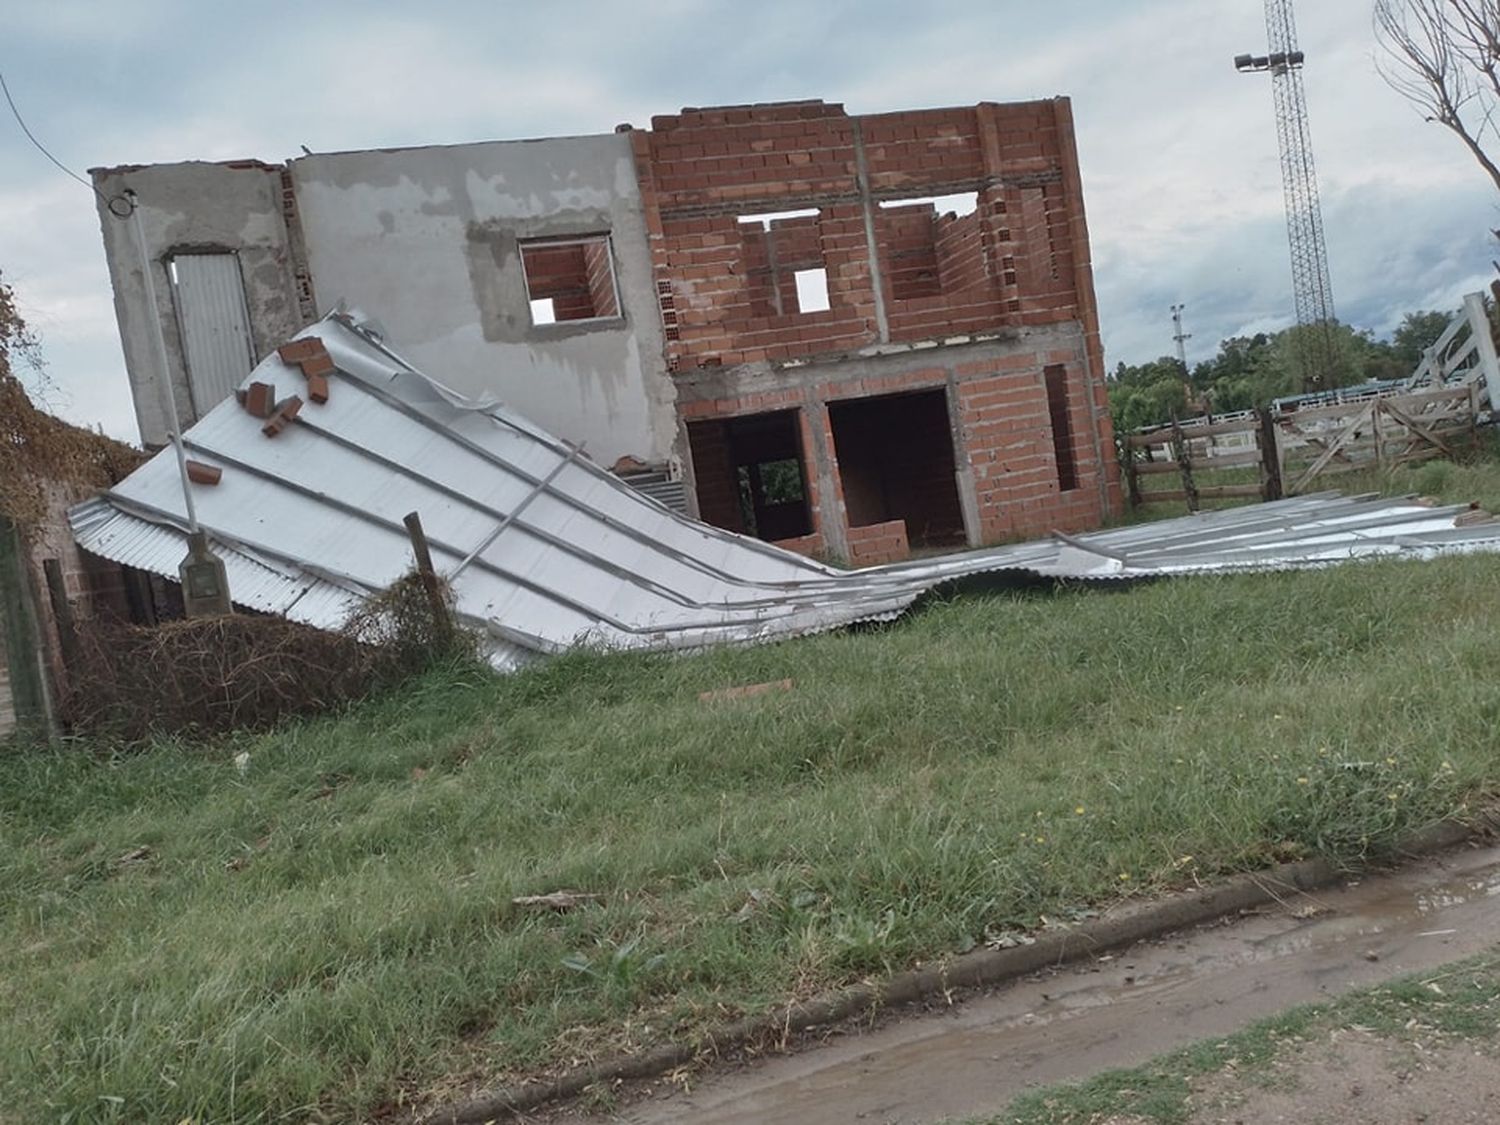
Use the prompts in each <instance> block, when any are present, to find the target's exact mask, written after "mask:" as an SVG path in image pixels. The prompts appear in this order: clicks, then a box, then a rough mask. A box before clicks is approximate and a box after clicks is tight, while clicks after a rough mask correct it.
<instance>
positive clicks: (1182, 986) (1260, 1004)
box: [611, 849, 1500, 1125]
mask: <svg viewBox="0 0 1500 1125" xmlns="http://www.w3.org/2000/svg"><path fill="white" fill-rule="evenodd" d="M1284 899H1285V901H1284V903H1283V904H1282V905H1281V906H1276V907H1273V908H1270V909H1268V910H1267V911H1265V912H1262V913H1258V914H1253V915H1249V916H1246V917H1244V918H1242V919H1240V920H1238V921H1236V922H1235V923H1233V924H1231V925H1218V926H1208V927H1203V928H1200V929H1198V930H1194V931H1188V932H1185V933H1183V934H1181V935H1177V936H1174V937H1168V938H1164V939H1161V940H1159V941H1154V942H1145V943H1141V944H1139V945H1136V946H1133V947H1131V948H1129V949H1127V950H1124V951H1121V952H1119V953H1117V954H1115V955H1113V956H1112V957H1109V958H1107V959H1101V960H1096V961H1093V962H1090V963H1086V964H1080V965H1076V966H1072V967H1067V968H1063V969H1060V970H1059V971H1058V972H1057V973H1055V974H1053V975H1050V976H1047V977H1045V978H1044V979H1040V980H1035V979H1034V980H1028V981H1023V982H1020V983H1018V984H1015V985H1013V986H1010V987H1006V988H1003V989H1000V990H998V991H996V992H994V993H992V994H989V995H985V996H981V997H978V998H975V999H972V1000H969V1001H967V1002H964V1003H961V1004H959V1005H957V1006H955V1007H954V1008H952V1009H950V1010H949V1012H947V1013H944V1014H937V1015H914V1016H911V1017H908V1018H906V1019H902V1020H897V1021H893V1022H892V1023H890V1024H888V1025H887V1026H885V1027H882V1028H879V1029H877V1030H875V1031H872V1032H869V1033H868V1034H863V1035H855V1036H850V1037H848V1038H845V1039H841V1040H834V1041H833V1042H832V1043H831V1044H830V1045H827V1046H824V1047H819V1048H815V1049H810V1050H807V1051H805V1052H803V1053H800V1054H794V1055H790V1056H786V1057H782V1058H777V1059H773V1060H770V1061H767V1062H764V1063H762V1064H760V1065H757V1066H754V1067H752V1068H750V1069H748V1070H745V1071H742V1072H739V1073H733V1074H725V1075H720V1076H708V1077H706V1078H705V1079H704V1080H703V1081H702V1084H701V1085H700V1086H699V1087H698V1088H697V1089H696V1090H694V1091H693V1092H692V1093H691V1094H690V1095H678V1096H673V1097H669V1098H664V1099H661V1100H653V1101H647V1102H643V1103H641V1104H638V1105H636V1106H634V1107H631V1108H630V1109H627V1110H625V1111H623V1112H622V1113H620V1114H619V1115H618V1116H616V1117H614V1118H612V1119H611V1120H614V1121H624V1122H629V1123H633V1125H668V1123H673V1122H699V1121H712V1122H717V1123H722V1125H739V1123H743V1125H751V1123H775V1122H789V1123H790V1122H797V1123H799V1125H916V1123H919V1122H932V1121H939V1120H942V1119H945V1118H952V1117H964V1116H967V1115H973V1114H980V1113H985V1112H995V1111H998V1110H999V1109H1001V1108H1003V1107H1004V1106H1005V1105H1006V1104H1007V1103H1008V1102H1009V1101H1010V1100H1011V1099H1012V1098H1014V1097H1015V1096H1016V1095H1017V1094H1019V1093H1021V1092H1023V1091H1024V1090H1025V1089H1026V1088H1028V1087H1030V1086H1035V1085H1048V1084H1052V1083H1055V1082H1061V1081H1068V1080H1071V1079H1077V1078H1081V1077H1085V1076H1087V1075H1090V1074H1094V1073H1097V1072H1098V1071H1101V1070H1106V1069H1110V1068H1114V1067H1121V1066H1133V1065H1138V1064H1139V1063H1141V1062H1144V1061H1146V1060H1147V1059H1149V1058H1151V1057H1152V1056H1154V1055H1157V1054H1160V1053H1161V1052H1163V1051H1167V1050H1171V1049H1173V1048H1174V1047H1178V1046H1183V1045H1185V1044H1187V1043H1191V1042H1195V1041H1197V1040H1199V1039H1205V1038H1212V1037H1215V1036H1220V1035H1227V1034H1229V1033H1230V1032H1233V1031H1235V1030H1238V1029H1239V1028H1241V1027H1243V1026H1245V1025H1246V1024H1248V1023H1251V1022H1253V1021H1254V1020H1256V1019H1259V1018H1262V1017H1264V1016H1268V1015H1271V1014H1273V1013H1275V1012H1278V1011H1281V1010H1283V1009H1285V1008H1288V1007H1292V1006H1295V1005H1298V1004H1304V1003H1312V1002H1316V1001H1319V1000H1324V999H1329V998H1331V997H1333V996H1335V995H1337V994H1339V993H1341V992H1343V991H1345V990H1347V989H1349V988H1353V987H1357V986H1359V985H1364V984H1371V983H1376V982H1378V981H1381V980H1385V979H1388V978H1390V977H1394V976H1399V975H1402V974H1405V973H1408V972H1416V971H1420V970H1422V969H1425V968H1430V967H1433V966H1436V965H1440V964H1443V963H1445V962H1448V961H1453V960H1457V959H1459V958H1462V957H1465V956H1469V955H1470V954H1473V953H1477V952H1480V951H1482V950H1484V949H1486V948H1489V947H1490V946H1491V945H1493V944H1494V942H1495V940H1496V938H1497V935H1500V849H1474V850H1468V851H1460V852H1456V853H1453V854H1450V855H1448V856H1446V857H1444V858H1443V859H1442V860H1440V861H1436V862H1431V863H1427V864H1421V865H1416V866H1412V867H1409V868H1406V869H1403V870H1401V871H1399V872H1396V873H1394V874H1392V875H1385V876H1376V877H1369V878H1365V879H1363V880H1361V881H1360V882H1358V883H1355V884H1352V885H1349V886H1346V887H1335V888H1330V889H1327V890H1322V891H1316V892H1312V893H1306V894H1304V893H1301V892H1289V893H1288V894H1286V895H1285V896H1284ZM1303 908H1310V909H1311V910H1312V911H1315V912H1314V913H1312V915H1311V916H1309V917H1301V918H1299V917H1297V916H1296V915H1297V913H1298V912H1299V910H1301V909H1303Z"/></svg>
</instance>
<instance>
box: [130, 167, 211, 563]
mask: <svg viewBox="0 0 1500 1125" xmlns="http://www.w3.org/2000/svg"><path fill="white" fill-rule="evenodd" d="M125 195H126V196H127V197H128V198H129V200H130V222H131V226H132V227H133V228H134V230H135V247H136V250H137V251H138V252H139V253H140V256H141V276H142V277H143V278H144V279H145V282H146V305H147V309H148V311H149V314H150V320H151V337H152V340H153V342H154V343H155V344H156V364H157V371H158V372H159V373H160V376H161V395H162V400H163V402H164V404H165V405H166V408H167V425H168V427H169V433H168V437H170V438H171V441H172V448H173V449H175V450H176V451H177V473H178V475H179V476H180V477H181V479H182V501H183V504H184V505H185V506H186V508H187V522H188V531H189V532H191V533H192V534H193V535H197V534H198V510H197V509H196V508H195V507H194V506H193V491H192V487H191V485H190V484H189V481H188V471H187V454H186V453H185V452H184V451H183V448H182V423H181V421H179V420H178V416H177V395H176V393H175V392H174V391H173V389H172V374H171V371H170V369H169V368H168V366H167V339H166V337H165V336H163V335H162V331H161V311H160V309H159V308H158V307H157V304H156V279H155V278H154V277H153V276H152V274H151V256H150V254H148V253H147V252H146V232H145V230H144V229H143V228H142V226H141V209H140V207H139V206H138V205H137V203H136V198H135V192H133V191H130V190H128V189H127V191H126V192H125Z"/></svg>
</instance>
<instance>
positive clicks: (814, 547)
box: [773, 532, 824, 557]
mask: <svg viewBox="0 0 1500 1125" xmlns="http://www.w3.org/2000/svg"><path fill="white" fill-rule="evenodd" d="M773 544H774V545H775V546H777V547H780V548H781V549H782V550H784V551H795V552H796V553H797V554H799V555H807V556H809V557H816V556H818V555H821V554H823V550H824V547H823V537H822V536H821V535H819V534H818V533H817V532H813V533H812V534H811V535H799V536H798V537H797V538H795V539H777V540H774V541H773Z"/></svg>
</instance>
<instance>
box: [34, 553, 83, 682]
mask: <svg viewBox="0 0 1500 1125" xmlns="http://www.w3.org/2000/svg"><path fill="white" fill-rule="evenodd" d="M42 574H43V575H44V576H45V577H46V579H47V597H48V599H49V600H50V601H51V602H52V620H53V622H55V623H56V625H57V641H58V644H59V645H60V646H61V648H62V662H63V667H64V668H65V669H66V670H67V675H68V679H69V680H70V681H71V680H72V678H73V677H74V675H76V674H77V671H78V629H77V627H76V626H75V625H74V624H73V606H72V603H71V602H69V601H68V587H67V583H65V582H64V581H63V572H62V564H61V563H60V562H58V561H57V560H56V559H43V560H42ZM71 686H72V685H71V684H69V687H70V688H71Z"/></svg>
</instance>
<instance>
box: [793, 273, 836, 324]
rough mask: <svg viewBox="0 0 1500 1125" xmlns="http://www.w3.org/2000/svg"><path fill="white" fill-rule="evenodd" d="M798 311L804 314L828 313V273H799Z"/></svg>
mask: <svg viewBox="0 0 1500 1125" xmlns="http://www.w3.org/2000/svg"><path fill="white" fill-rule="evenodd" d="M796 276H797V311H798V312H804V313H812V312H827V311H828V308H829V305H828V271H827V270H822V269H819V270H798V271H797V275H796Z"/></svg>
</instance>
